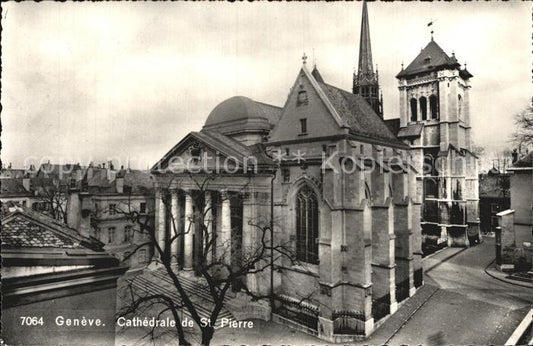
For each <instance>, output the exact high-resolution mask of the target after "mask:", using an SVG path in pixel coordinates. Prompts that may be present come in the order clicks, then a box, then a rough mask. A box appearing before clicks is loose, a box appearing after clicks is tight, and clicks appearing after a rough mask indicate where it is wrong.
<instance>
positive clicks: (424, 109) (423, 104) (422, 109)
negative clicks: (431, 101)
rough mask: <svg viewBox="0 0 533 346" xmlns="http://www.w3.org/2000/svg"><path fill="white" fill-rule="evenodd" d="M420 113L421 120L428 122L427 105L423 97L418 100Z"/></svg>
mask: <svg viewBox="0 0 533 346" xmlns="http://www.w3.org/2000/svg"><path fill="white" fill-rule="evenodd" d="M420 113H422V120H428V104H427V98H426V97H425V96H422V97H421V98H420Z"/></svg>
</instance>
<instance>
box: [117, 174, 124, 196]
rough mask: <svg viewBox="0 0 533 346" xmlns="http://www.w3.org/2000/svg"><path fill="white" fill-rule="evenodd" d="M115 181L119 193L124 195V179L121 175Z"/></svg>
mask: <svg viewBox="0 0 533 346" xmlns="http://www.w3.org/2000/svg"><path fill="white" fill-rule="evenodd" d="M115 181H116V185H117V193H124V177H123V176H122V175H119V176H117V179H116V180H115Z"/></svg>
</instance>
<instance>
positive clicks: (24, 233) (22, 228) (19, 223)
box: [2, 215, 82, 249]
mask: <svg viewBox="0 0 533 346" xmlns="http://www.w3.org/2000/svg"><path fill="white" fill-rule="evenodd" d="M2 247H5V248H22V247H41V248H42V247H47V248H62V249H75V248H82V246H80V244H79V243H76V242H74V241H73V240H72V239H69V238H67V237H65V236H63V235H60V234H57V233H55V232H52V231H50V230H48V229H46V228H44V227H42V226H40V225H38V224H36V223H35V222H32V221H31V220H29V219H27V218H25V217H23V216H22V215H16V216H14V217H13V219H12V220H10V222H7V223H6V224H3V225H2Z"/></svg>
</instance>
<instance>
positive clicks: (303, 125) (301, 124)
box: [300, 118, 307, 133]
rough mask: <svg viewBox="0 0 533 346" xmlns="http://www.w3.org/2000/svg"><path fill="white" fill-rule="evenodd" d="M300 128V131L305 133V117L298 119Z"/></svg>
mask: <svg viewBox="0 0 533 346" xmlns="http://www.w3.org/2000/svg"><path fill="white" fill-rule="evenodd" d="M300 130H301V133H307V119H305V118H304V119H300Z"/></svg>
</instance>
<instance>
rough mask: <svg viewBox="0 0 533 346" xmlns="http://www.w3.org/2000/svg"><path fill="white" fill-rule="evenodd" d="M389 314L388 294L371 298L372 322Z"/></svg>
mask: <svg viewBox="0 0 533 346" xmlns="http://www.w3.org/2000/svg"><path fill="white" fill-rule="evenodd" d="M388 314H390V295H389V294H387V295H386V296H384V297H381V298H378V299H374V300H372V316H374V322H377V321H379V320H381V319H382V318H383V317H385V316H387V315H388Z"/></svg>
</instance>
